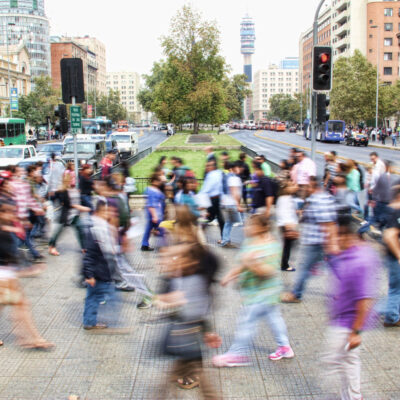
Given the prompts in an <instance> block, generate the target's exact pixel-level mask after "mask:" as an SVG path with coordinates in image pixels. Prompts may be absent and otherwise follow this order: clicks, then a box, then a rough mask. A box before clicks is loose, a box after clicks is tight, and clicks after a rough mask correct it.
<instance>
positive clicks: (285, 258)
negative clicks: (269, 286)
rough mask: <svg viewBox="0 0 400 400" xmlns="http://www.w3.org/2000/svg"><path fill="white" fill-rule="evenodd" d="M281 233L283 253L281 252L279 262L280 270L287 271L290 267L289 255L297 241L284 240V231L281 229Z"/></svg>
mask: <svg viewBox="0 0 400 400" xmlns="http://www.w3.org/2000/svg"><path fill="white" fill-rule="evenodd" d="M281 233H282V237H283V251H282V260H281V270H285V269H288V268H289V267H290V265H289V260H290V253H291V251H292V248H293V245H294V244H295V242H296V240H297V239H289V238H285V230H284V228H281Z"/></svg>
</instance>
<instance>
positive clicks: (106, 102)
mask: <svg viewBox="0 0 400 400" xmlns="http://www.w3.org/2000/svg"><path fill="white" fill-rule="evenodd" d="M90 100H91V98H90V96H89V101H90ZM92 104H93V103H92ZM96 114H97V116H100V115H103V116H106V117H107V118H109V119H110V120H111V121H112V122H114V123H116V122H118V121H121V120H125V119H126V118H127V112H126V108H125V107H124V106H123V105H122V103H121V98H120V95H119V92H118V91H116V90H112V89H110V91H109V92H108V94H107V95H104V94H102V95H97V98H96Z"/></svg>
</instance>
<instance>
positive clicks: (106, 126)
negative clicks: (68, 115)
mask: <svg viewBox="0 0 400 400" xmlns="http://www.w3.org/2000/svg"><path fill="white" fill-rule="evenodd" d="M82 132H83V133H89V134H96V133H100V134H102V135H111V133H112V122H111V121H110V120H109V119H106V118H104V117H99V118H87V119H82Z"/></svg>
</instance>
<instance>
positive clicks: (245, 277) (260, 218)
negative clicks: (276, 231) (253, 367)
mask: <svg viewBox="0 0 400 400" xmlns="http://www.w3.org/2000/svg"><path fill="white" fill-rule="evenodd" d="M245 232H246V237H247V240H246V241H245V242H244V243H243V246H242V249H241V250H240V253H239V255H238V260H239V265H238V266H237V267H235V268H233V269H231V271H230V272H229V273H228V274H227V275H226V276H225V277H224V278H223V279H222V280H221V285H222V286H226V285H227V284H228V283H230V282H231V281H233V280H238V284H239V288H240V290H241V294H242V298H243V303H244V307H243V310H242V312H241V317H240V318H239V322H238V324H237V329H236V333H235V338H234V340H233V343H232V345H231V347H230V348H229V350H228V351H227V352H226V353H225V354H221V355H218V356H214V357H213V364H214V366H216V367H240V366H245V365H249V361H250V360H249V357H248V354H249V350H250V346H251V342H252V339H253V338H254V336H255V334H256V332H257V324H258V322H259V321H260V320H265V321H266V322H267V324H268V325H269V328H270V329H271V331H272V333H273V335H274V338H275V341H276V342H277V344H278V348H277V350H276V351H275V352H274V353H271V354H270V355H269V358H270V359H271V360H273V361H277V360H280V359H282V358H293V357H294V352H293V350H292V348H291V347H290V343H289V338H288V333H287V329H286V324H285V321H284V320H283V318H282V315H281V312H280V308H279V302H280V300H279V296H280V291H281V282H280V278H279V270H280V261H281V248H280V245H279V243H278V242H277V241H276V239H275V238H274V237H273V235H272V234H271V232H270V225H269V220H268V218H267V217H266V216H265V215H263V214H255V215H252V216H251V217H250V218H249V219H248V221H247V222H246V226H245Z"/></svg>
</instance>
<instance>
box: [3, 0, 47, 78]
mask: <svg viewBox="0 0 400 400" xmlns="http://www.w3.org/2000/svg"><path fill="white" fill-rule="evenodd" d="M49 29H50V28H49V21H48V19H47V17H46V14H45V10H44V0H0V45H6V44H7V41H8V44H11V45H17V44H20V43H23V44H24V45H25V46H26V48H27V49H28V52H29V56H30V60H31V75H32V77H35V76H40V75H50V63H51V61H50V37H49Z"/></svg>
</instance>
